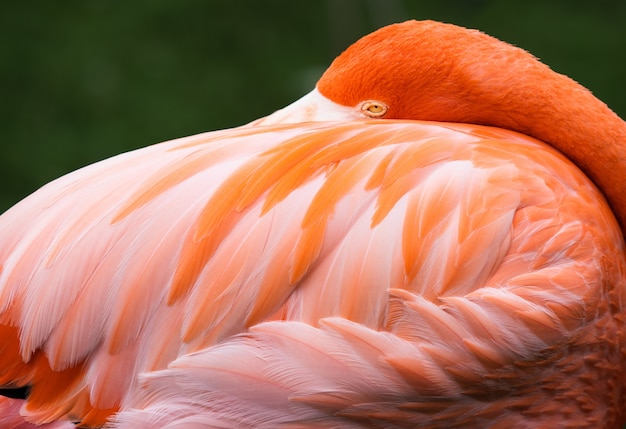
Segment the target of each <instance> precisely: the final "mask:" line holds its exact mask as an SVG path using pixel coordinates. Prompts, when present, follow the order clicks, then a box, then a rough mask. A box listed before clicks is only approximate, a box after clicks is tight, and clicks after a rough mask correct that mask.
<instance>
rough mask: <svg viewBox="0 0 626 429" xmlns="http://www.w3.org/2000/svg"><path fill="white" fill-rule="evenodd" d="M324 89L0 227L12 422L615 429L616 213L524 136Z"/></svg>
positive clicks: (58, 188) (622, 267) (618, 394)
mask: <svg viewBox="0 0 626 429" xmlns="http://www.w3.org/2000/svg"><path fill="white" fill-rule="evenodd" d="M411 25H415V24H409V26H411ZM428 25H431V24H430V23H428ZM442 25H443V24H442ZM455 28H456V27H455ZM455 31H456V30H455ZM331 70H332V67H331ZM323 81H324V78H323V80H322V81H321V82H323ZM324 88H326V89H324ZM325 91H326V92H327V93H328V91H329V90H328V86H325V85H320V87H319V91H317V90H316V91H314V92H313V93H311V94H310V95H308V96H307V97H305V98H303V100H301V101H299V102H297V103H295V105H296V107H297V108H295V109H294V108H293V107H292V108H287V109H285V110H283V111H279V112H277V113H275V114H273V115H270V116H269V117H267V118H265V119H262V120H259V121H256V122H254V123H252V124H249V125H246V126H243V127H239V128H235V129H230V130H224V131H216V132H211V133H205V134H201V135H197V136H193V137H188V138H183V139H179V140H174V141H170V142H166V143H161V144H158V145H154V146H150V147H147V148H143V149H139V150H136V151H133V152H129V153H125V154H122V155H119V156H116V157H114V158H110V159H108V160H105V161H102V162H99V163H97V164H93V165H91V166H88V167H85V168H83V169H81V170H77V171H75V172H73V173H70V174H68V175H66V176H64V177H62V178H60V179H57V180H55V181H53V182H51V183H50V184H48V185H46V186H44V187H43V188H42V189H40V190H39V191H37V192H35V193H34V194H33V195H31V196H30V197H28V198H26V199H25V200H23V201H22V202H20V203H18V204H17V205H16V206H14V207H13V208H11V209H10V210H9V211H7V212H6V213H4V214H3V215H2V217H0V263H1V271H0V334H1V336H0V338H2V341H1V343H0V368H3V369H2V370H1V371H0V386H1V385H4V386H25V385H27V386H30V393H29V396H28V398H27V399H26V401H25V402H24V403H23V406H21V409H20V410H19V416H16V414H17V413H18V411H17V410H18V407H17V405H21V403H20V402H18V400H13V399H6V398H5V399H2V398H0V410H4V411H3V412H5V413H7V414H12V415H13V417H15V418H16V419H19V418H23V424H24V428H27V427H29V425H30V424H31V423H32V424H42V425H46V424H47V425H57V424H58V425H60V426H58V427H66V426H67V427H71V424H70V423H67V424H63V423H57V421H58V420H60V421H63V420H66V421H79V422H81V424H82V425H85V426H92V427H98V426H101V425H103V424H105V423H106V422H108V423H107V424H108V425H109V427H115V428H142V427H145V428H152V427H164V428H183V427H185V428H277V427H282V428H305V427H306V428H316V427H320V428H321V427H342V428H367V427H374V428H406V427H416V428H455V427H459V428H460V427H481V428H504V427H506V428H509V427H516V428H518V427H519V428H525V427H528V428H542V427H546V428H547V427H553V426H555V425H558V426H559V427H606V428H618V427H620V424H621V423H623V422H624V414H623V412H622V409H624V405H625V404H624V400H625V396H624V386H625V383H624V382H625V381H626V380H625V377H626V375H625V374H624V367H625V365H626V338H624V336H625V335H626V334H625V330H624V328H623V325H624V318H625V312H626V310H625V307H624V305H625V299H626V296H625V293H626V258H625V252H624V250H625V248H624V239H623V232H622V231H621V230H620V226H619V221H618V219H620V218H619V217H618V219H616V214H615V213H616V207H617V211H618V213H623V211H620V210H622V207H621V206H620V205H619V200H614V199H611V198H609V203H607V202H606V200H605V197H604V195H603V193H602V192H604V189H602V188H601V190H602V192H601V190H598V188H597V187H596V185H595V184H594V183H592V181H591V180H590V179H589V178H588V177H587V176H586V175H585V174H584V173H583V172H581V170H580V169H579V168H578V167H577V166H576V165H574V164H573V163H572V162H571V161H570V160H569V159H568V158H566V157H565V156H564V155H562V154H561V153H559V152H558V151H557V150H555V149H554V148H552V147H549V146H547V145H546V144H545V143H542V142H541V141H539V140H537V139H535V138H533V137H529V136H526V135H524V134H521V133H519V132H516V131H511V130H506V129H503V128H496V127H492V126H482V125H474V124H461V123H453V122H441V119H439V122H425V121H420V120H416V119H419V118H413V117H409V118H403V119H393V118H392V119H389V118H386V119H385V120H380V119H371V118H374V117H377V115H380V116H382V115H384V114H385V109H386V108H387V107H388V108H389V112H393V111H394V110H393V104H391V105H389V106H388V104H387V102H388V101H389V100H390V99H386V101H379V100H378V99H377V98H373V99H372V100H373V101H367V102H366V103H364V104H362V103H361V102H359V103H357V104H356V112H360V113H358V115H360V116H355V113H354V112H355V106H352V105H351V104H350V103H348V102H346V103H344V104H341V103H339V104H338V105H337V104H333V102H332V100H331V101H329V99H327V98H326V96H325V95H324V92H325ZM331 92H332V91H331ZM585 96H586V95H585ZM338 98H341V97H338ZM368 98H370V97H367V98H359V99H360V100H362V99H368ZM325 103H326V104H325ZM377 103H378V104H377ZM320 106H324V107H320ZM381 106H382V107H381ZM381 111H382V112H383V113H382V115H381V113H380V112H381ZM320 115H321V116H320ZM363 115H365V116H369V117H370V118H369V119H368V118H364V117H363ZM333 119H334V120H333ZM492 125H493V124H492ZM495 125H498V124H495ZM530 134H532V133H530ZM589 166H590V168H591V169H592V170H593V171H596V170H594V169H595V168H596V164H594V163H593V162H592V163H590V164H589ZM618 185H619V186H621V182H618ZM610 195H613V194H612V193H609V196H610ZM616 201H617V203H616ZM609 204H611V205H609ZM9 417H11V416H9ZM16 427H19V426H16ZM44 427H45V426H44ZM50 427H51V428H52V427H53V426H50ZM54 427H55V428H56V427H57V426H54Z"/></svg>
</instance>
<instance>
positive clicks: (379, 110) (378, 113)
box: [361, 100, 389, 118]
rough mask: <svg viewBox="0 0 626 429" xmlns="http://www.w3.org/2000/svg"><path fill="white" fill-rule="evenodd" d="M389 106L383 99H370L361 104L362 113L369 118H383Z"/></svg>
mask: <svg viewBox="0 0 626 429" xmlns="http://www.w3.org/2000/svg"><path fill="white" fill-rule="evenodd" d="M387 110H389V107H388V106H387V105H386V104H385V103H383V102H382V101H376V100H368V101H364V102H363V103H362V104H361V113H362V114H363V115H364V116H366V117H368V118H382V117H383V116H385V114H386V113H387Z"/></svg>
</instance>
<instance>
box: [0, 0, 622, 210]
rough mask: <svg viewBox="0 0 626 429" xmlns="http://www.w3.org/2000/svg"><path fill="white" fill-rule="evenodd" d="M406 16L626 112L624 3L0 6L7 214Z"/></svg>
mask: <svg viewBox="0 0 626 429" xmlns="http://www.w3.org/2000/svg"><path fill="white" fill-rule="evenodd" d="M406 19H436V20H440V21H446V22H452V23H456V24H459V25H464V26H467V27H472V28H479V29H481V30H483V31H485V32H487V33H489V34H491V35H494V36H496V37H498V38H500V39H503V40H506V41H508V42H510V43H513V44H516V45H518V46H521V47H523V48H525V49H527V50H529V51H531V52H532V53H534V54H535V55H536V56H538V57H539V58H541V59H542V60H543V61H544V62H546V63H547V64H549V65H551V66H552V67H553V68H554V69H555V70H557V71H559V72H562V73H565V74H567V75H569V76H571V77H573V78H574V79H576V80H578V81H579V82H581V83H582V84H584V85H585V86H587V87H588V88H590V89H592V90H593V91H594V93H595V94H596V95H597V96H598V97H599V98H601V99H602V100H604V101H605V102H606V103H607V104H609V106H611V107H612V108H613V109H614V110H615V111H617V112H618V114H620V115H621V116H622V117H626V97H624V95H625V93H626V91H625V89H624V81H623V78H624V76H626V55H625V52H626V30H625V28H626V2H624V1H621V0H617V1H608V0H596V1H595V2H582V1H567V0H563V1H560V2H550V1H546V0H543V1H542V0H527V1H524V2H521V1H503V0H500V1H498V0H493V1H488V0H482V1H480V0H465V1H461V0H444V1H432V0H423V1H418V0H413V1H411V0H406V1H402V0H384V1H383V0H379V1H371V0H318V1H314V2H308V1H307V2H305V1H295V0H294V1H292V0H283V1H277V0H265V1H253V0H248V1H242V0H231V1H228V2H226V1H211V0H208V1H207V0H176V1H175V0H152V1H135V2H131V1H121V0H118V1H115V0H83V1H79V0H67V1H63V2H54V1H45V0H40V1H34V0H24V1H20V2H2V4H1V5H0V94H1V97H2V103H0V106H1V107H0V109H1V111H0V118H1V119H0V121H1V123H0V125H1V128H0V129H1V135H0V153H1V156H0V183H1V185H0V211H3V210H4V209H6V208H7V207H9V206H10V205H12V204H14V203H15V202H16V201H17V200H19V199H20V198H22V197H24V196H25V195H27V194H28V193H30V192H32V191H34V190H35V189H36V188H37V187H39V186H41V185H42V184H44V183H45V182H47V181H50V180H52V179H53V178H55V177H57V176H59V175H62V174H64V173H66V172H69V171H71V170H73V169H76V168H78V167H81V166H83V165H86V164H89V163H92V162H95V161H97V160H99V159H103V158H106V157H108V156H111V155H114V154H117V153H120V152H123V151H127V150H130V149H133V148H137V147H141V146H145V145H149V144H152V143H156V142H159V141H163V140H167V139H171V138H175V137H181V136H185V135H191V134H195V133H199V132H202V131H208V130H213V129H218V128H226V127H233V126H236V125H240V124H243V123H246V122H248V121H251V120H253V119H255V118H258V117H261V116H264V115H266V114H268V113H271V112H272V111H274V110H276V109H278V108H280V107H282V106H284V105H286V104H288V103H290V102H291V101H293V100H295V99H296V98H298V97H299V96H301V95H303V94H304V93H306V92H308V91H309V90H310V89H312V88H313V86H314V84H315V81H316V80H317V78H318V77H319V76H320V74H321V73H322V71H323V70H324V69H325V67H326V66H327V65H328V64H329V63H330V62H331V61H332V59H333V58H334V57H335V56H336V55H337V54H338V53H340V52H341V50H343V49H344V48H345V47H347V46H348V45H349V44H350V43H351V42H353V41H355V40H356V39H358V38H359V37H360V36H362V35H364V34H366V33H368V32H370V31H372V30H374V29H376V28H378V27H380V26H383V25H385V24H388V23H391V22H397V21H402V20H406Z"/></svg>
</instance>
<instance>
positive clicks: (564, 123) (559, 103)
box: [494, 63, 626, 237]
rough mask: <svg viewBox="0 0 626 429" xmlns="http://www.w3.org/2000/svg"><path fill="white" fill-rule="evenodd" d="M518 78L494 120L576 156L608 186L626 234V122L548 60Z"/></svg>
mask: <svg viewBox="0 0 626 429" xmlns="http://www.w3.org/2000/svg"><path fill="white" fill-rule="evenodd" d="M537 64H540V63H537ZM529 74H531V75H532V74H536V75H535V76H530V79H531V80H532V81H534V82H537V83H536V84H534V85H533V86H529V85H528V84H527V83H525V82H528V78H529V76H528V75H529ZM515 80H519V81H520V82H519V86H518V89H517V90H515V91H513V90H509V91H506V92H504V94H505V96H506V99H507V100H506V103H505V105H506V110H505V113H501V116H500V118H499V119H498V120H497V121H495V122H497V123H496V124H494V125H497V126H505V127H506V128H510V129H513V130H516V131H519V132H522V133H524V134H527V135H530V136H533V137H535V138H537V139H539V140H542V141H544V142H546V143H549V144H550V145H552V146H553V147H555V148H556V149H558V150H559V151H560V152H562V153H563V154H564V155H566V156H567V157H568V158H569V159H570V160H572V161H573V162H574V163H575V164H576V165H577V166H578V167H579V168H580V169H581V170H583V171H584V172H585V174H587V176H589V178H590V179H591V180H592V181H593V182H594V183H595V184H596V186H598V188H600V190H601V191H602V192H603V194H604V196H605V197H606V199H607V200H608V202H609V205H610V206H611V208H612V210H613V213H614V214H615V216H616V218H617V220H618V222H619V225H620V228H621V230H622V234H623V235H624V237H626V122H624V121H623V120H622V119H621V118H620V117H619V116H617V115H616V114H615V113H614V112H613V111H612V110H611V109H609V108H608V107H607V106H606V104H604V103H603V102H602V101H600V100H598V99H597V98H595V97H594V96H593V95H592V94H591V92H590V91H588V90H587V89H585V88H584V87H582V86H581V85H579V84H578V83H576V82H575V81H573V80H572V79H570V78H568V77H566V76H563V75H560V74H558V73H555V72H553V71H552V70H550V69H549V68H548V67H547V66H543V64H542V65H541V67H538V70H536V71H528V72H527V73H525V74H521V75H520V76H519V77H518V78H517V79H512V81H511V80H509V81H507V84H509V85H512V86H515V85H516V83H515ZM520 88H521V89H520ZM501 95H502V94H501ZM496 105H497V103H496ZM503 107H504V106H503Z"/></svg>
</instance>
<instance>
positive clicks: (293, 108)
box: [249, 89, 361, 125]
mask: <svg viewBox="0 0 626 429" xmlns="http://www.w3.org/2000/svg"><path fill="white" fill-rule="evenodd" d="M359 118H361V116H360V115H359V111H358V109H355V108H354V107H349V106H342V105H340V104H337V103H335V102H334V101H331V100H330V99H328V98H326V97H324V96H323V95H322V94H320V93H319V91H318V90H317V89H314V90H313V91H311V92H309V93H308V94H306V95H305V96H303V97H302V98H300V99H299V100H297V101H295V102H293V103H291V104H290V105H288V106H287V107H284V108H282V109H280V110H277V111H276V112H274V113H272V114H271V115H269V116H266V117H264V118H261V119H258V120H256V121H254V122H252V123H251V124H249V125H269V124H293V123H300V122H314V121H318V122H321V121H354V120H356V119H359Z"/></svg>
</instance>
